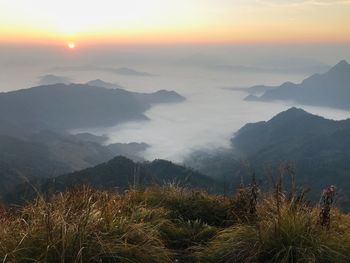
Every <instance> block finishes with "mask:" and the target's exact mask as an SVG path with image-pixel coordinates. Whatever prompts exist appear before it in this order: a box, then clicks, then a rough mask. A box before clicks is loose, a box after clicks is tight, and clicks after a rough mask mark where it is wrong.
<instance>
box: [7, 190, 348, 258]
mask: <svg viewBox="0 0 350 263" xmlns="http://www.w3.org/2000/svg"><path fill="white" fill-rule="evenodd" d="M248 193H249V191H248V192H247V191H244V189H241V191H240V192H239V193H238V194H237V195H235V196H234V197H232V198H223V197H221V196H215V195H208V194H206V193H205V192H198V191H188V190H185V189H180V188H176V187H171V186H169V187H162V188H160V187H151V188H146V189H143V190H135V189H131V190H129V191H128V192H126V193H124V194H122V195H119V194H117V193H108V192H101V191H95V190H93V189H90V188H84V187H83V188H81V189H75V190H71V191H69V192H67V193H64V194H58V195H56V196H53V197H51V198H50V199H49V200H43V199H40V198H39V199H37V200H36V201H35V202H33V203H30V204H28V205H26V206H24V207H22V208H18V209H11V210H10V211H9V210H6V209H1V210H0V225H1V228H0V259H1V260H2V261H3V262H125V263H126V262H127V263H130V262H143V263H148V262H149V263H151V262H152V263H153V262H155V263H157V262H218V263H228V262H349V261H350V218H349V216H348V215H345V214H342V213H341V212H340V211H338V210H336V209H332V214H331V218H332V223H331V226H330V228H329V229H324V228H323V227H322V226H320V224H319V208H317V207H311V206H309V205H308V204H307V203H306V202H304V201H303V200H301V199H300V198H299V199H298V198H294V197H292V198H290V197H288V198H287V197H286V195H284V194H283V193H280V192H279V193H277V194H275V193H273V194H267V195H266V196H263V197H260V198H259V200H258V202H257V204H256V207H254V209H253V210H252V209H251V207H249V206H251V202H249V200H250V196H249V194H248ZM252 211H254V213H252Z"/></svg>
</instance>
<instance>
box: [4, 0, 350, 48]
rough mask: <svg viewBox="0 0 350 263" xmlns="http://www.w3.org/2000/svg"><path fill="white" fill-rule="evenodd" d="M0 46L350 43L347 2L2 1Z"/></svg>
mask: <svg viewBox="0 0 350 263" xmlns="http://www.w3.org/2000/svg"><path fill="white" fill-rule="evenodd" d="M0 41H1V43H20V44H23V43H43V44H57V45H59V44H62V43H65V44H66V43H69V42H75V43H77V45H84V44H96V43H107V44H108V43H122V44H125V43H157V44H162V43H310V42H317V43H329V42H335V43H350V0H289V1H288V0H128V1H120V0H99V1H83V0H75V1H72V0H60V1H47V0H33V1H27V0H8V1H7V0H0Z"/></svg>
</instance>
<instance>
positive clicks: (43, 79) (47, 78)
mask: <svg viewBox="0 0 350 263" xmlns="http://www.w3.org/2000/svg"><path fill="white" fill-rule="evenodd" d="M71 82H72V81H71V79H70V78H67V77H64V76H57V75H53V74H48V75H44V76H40V77H39V81H38V83H39V85H52V84H56V83H63V84H69V83H71Z"/></svg>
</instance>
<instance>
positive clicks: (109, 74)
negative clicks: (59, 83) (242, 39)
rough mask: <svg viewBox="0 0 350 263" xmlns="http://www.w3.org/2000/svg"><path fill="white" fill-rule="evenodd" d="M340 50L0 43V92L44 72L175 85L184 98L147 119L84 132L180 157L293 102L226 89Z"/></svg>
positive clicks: (299, 71)
mask: <svg viewBox="0 0 350 263" xmlns="http://www.w3.org/2000/svg"><path fill="white" fill-rule="evenodd" d="M346 54H349V53H348V46H341V45H338V46H332V45H329V46H307V45H306V46H249V45H248V46H243V45H242V46H231V47H230V46H224V47H223V46H212V47H205V46H188V47H184V46H182V47H142V48H140V47H91V48H85V49H84V48H82V49H81V50H79V49H77V50H76V51H74V52H68V51H67V50H64V49H63V48H62V49H59V50H57V48H56V49H54V48H46V49H44V48H41V49H39V48H34V47H32V48H30V49H23V48H21V47H11V48H9V47H2V48H0V55H1V57H2V60H1V61H0V66H1V68H2V70H1V73H0V91H9V90H15V89H19V88H29V87H32V86H35V85H39V84H40V83H43V82H41V81H42V79H41V78H40V77H42V76H45V75H47V74H54V75H56V76H59V77H60V78H61V79H63V80H69V81H72V82H75V83H86V82H87V81H90V80H93V79H102V80H104V81H107V82H112V83H117V84H119V85H120V86H122V87H125V89H127V90H132V91H138V92H153V91H157V90H160V89H166V90H174V91H176V92H178V93H179V94H181V95H183V96H185V97H186V99H187V100H186V101H185V102H182V103H177V104H162V105H155V106H154V107H152V108H151V109H150V110H148V111H147V112H146V113H145V114H146V116H147V117H148V118H149V119H150V120H149V121H135V122H128V123H123V124H121V125H117V126H115V127H109V128H91V129H88V130H84V132H85V131H88V132H91V133H94V134H97V135H102V134H105V135H107V136H108V137H109V141H108V143H114V142H123V143H128V142H145V143H148V144H149V145H150V146H151V147H149V148H148V149H147V150H146V152H144V158H146V159H154V158H164V159H170V160H173V161H176V162H181V161H182V160H183V159H184V158H185V157H186V156H187V155H188V154H190V153H191V152H192V151H194V150H198V149H203V148H204V149H208V150H209V149H214V148H220V147H228V146H229V143H230V141H229V139H230V138H231V137H232V136H233V134H234V132H236V131H237V130H238V129H239V128H241V127H242V126H243V125H244V124H246V123H247V122H256V121H262V120H268V119H269V118H271V117H273V116H274V115H276V114H277V113H279V112H280V111H283V110H286V109H287V108H289V107H291V106H295V105H292V104H291V103H290V104H288V103H260V102H246V101H244V100H243V98H244V97H245V96H246V95H247V94H245V93H244V92H239V91H232V90H229V89H226V88H231V87H249V86H253V85H257V84H265V85H279V84H281V83H283V82H285V81H293V82H300V81H301V80H303V79H304V78H305V77H307V76H309V75H310V74H312V73H316V72H320V73H322V70H323V71H325V70H326V69H327V68H328V67H329V66H330V65H333V64H334V63H336V62H337V61H339V60H341V59H344V58H345V59H349V57H348V55H346ZM29 61H30V62H29ZM126 68H127V70H125V69H126ZM121 69H122V70H121ZM123 72H124V73H123ZM125 72H127V73H128V74H125ZM130 72H131V73H132V72H147V73H149V74H148V75H147V74H144V75H142V74H130ZM302 108H304V109H305V110H307V111H309V112H311V113H315V114H318V115H322V116H324V117H327V118H332V119H344V118H348V117H350V113H349V112H346V111H340V110H333V109H327V108H319V107H304V106H303V107H302ZM73 132H78V131H73ZM79 132H81V130H80V131H79Z"/></svg>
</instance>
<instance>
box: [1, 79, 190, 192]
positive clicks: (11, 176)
mask: <svg viewBox="0 0 350 263" xmlns="http://www.w3.org/2000/svg"><path fill="white" fill-rule="evenodd" d="M101 82H102V81H100V83H101ZM103 83H105V82H103ZM184 99H185V98H184V97H182V96H180V95H179V94H177V93H175V92H171V91H165V90H162V91H159V92H155V93H149V94H146V93H135V92H129V91H126V90H123V89H110V88H109V89H107V88H103V87H98V86H91V85H87V84H70V85H66V84H54V85H46V86H38V87H34V88H30V89H23V90H18V91H13V92H4V93H0V193H2V192H3V191H4V190H9V189H13V188H14V187H16V185H17V184H20V183H21V182H23V181H27V180H28V181H31V180H34V179H38V178H51V177H56V176H58V175H61V174H64V173H69V172H73V171H77V170H81V169H85V168H87V167H92V166H95V165H98V164H100V163H103V162H106V161H108V160H110V159H112V158H113V157H115V156H117V155H124V156H127V157H129V158H132V159H134V160H138V161H141V160H143V159H142V158H141V157H140V153H141V152H143V151H145V150H146V149H147V147H148V145H147V144H145V143H130V144H122V143H114V144H110V145H108V144H107V143H106V142H107V139H108V138H107V137H105V136H96V135H93V134H89V133H80V134H76V135H73V134H70V133H69V130H70V129H74V128H84V127H95V126H107V125H115V124H118V123H120V122H122V121H128V120H135V119H147V117H146V116H145V115H144V114H143V113H144V111H145V110H147V109H149V108H150V107H151V106H152V104H155V103H173V102H180V101H183V100H184ZM0 195H1V194H0Z"/></svg>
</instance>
